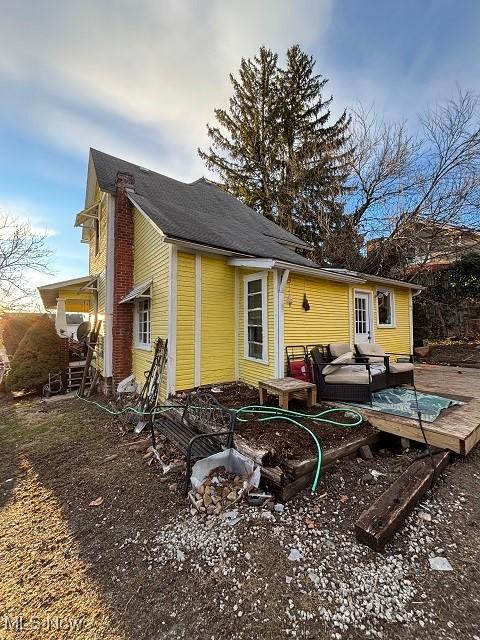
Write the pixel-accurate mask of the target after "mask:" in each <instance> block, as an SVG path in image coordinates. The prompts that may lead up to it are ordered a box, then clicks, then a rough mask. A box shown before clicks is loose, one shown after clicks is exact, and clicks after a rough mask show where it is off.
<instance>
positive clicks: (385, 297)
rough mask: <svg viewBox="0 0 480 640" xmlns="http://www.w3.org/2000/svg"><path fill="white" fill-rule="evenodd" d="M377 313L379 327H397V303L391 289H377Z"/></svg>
mask: <svg viewBox="0 0 480 640" xmlns="http://www.w3.org/2000/svg"><path fill="white" fill-rule="evenodd" d="M377 313H378V326H379V327H394V326H395V303H394V299H393V291H392V290H391V289H377Z"/></svg>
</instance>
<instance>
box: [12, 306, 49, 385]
mask: <svg viewBox="0 0 480 640" xmlns="http://www.w3.org/2000/svg"><path fill="white" fill-rule="evenodd" d="M60 370H61V361H60V338H59V337H58V335H57V332H56V331H55V325H54V324H53V321H52V320H51V318H49V317H48V316H46V315H45V316H41V317H40V318H38V320H37V321H36V322H35V324H33V325H32V326H31V327H30V329H28V331H27V332H26V333H25V335H24V336H23V338H22V340H21V342H20V344H19V345H18V347H17V350H16V351H15V355H14V356H13V359H12V362H11V368H10V371H9V372H8V374H7V379H6V388H7V391H22V390H26V391H30V390H36V391H41V389H42V387H43V385H44V384H45V383H46V382H48V374H49V372H52V373H53V372H59V371H60Z"/></svg>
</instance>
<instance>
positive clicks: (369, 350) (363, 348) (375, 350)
mask: <svg viewBox="0 0 480 640" xmlns="http://www.w3.org/2000/svg"><path fill="white" fill-rule="evenodd" d="M355 346H356V348H357V350H358V353H359V354H360V355H367V356H370V357H369V358H368V361H369V362H381V363H382V364H383V362H384V358H385V356H386V355H387V354H386V353H385V351H384V350H383V349H382V347H381V346H380V345H378V344H375V343H373V344H372V343H370V342H361V343H360V344H357V345H355ZM376 355H378V357H375V356H376Z"/></svg>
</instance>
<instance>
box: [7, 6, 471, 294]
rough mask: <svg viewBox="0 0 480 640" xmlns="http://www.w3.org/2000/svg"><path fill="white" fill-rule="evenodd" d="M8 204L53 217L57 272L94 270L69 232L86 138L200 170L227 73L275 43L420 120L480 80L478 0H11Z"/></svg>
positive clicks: (181, 171) (343, 89)
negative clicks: (201, 150) (298, 50)
mask: <svg viewBox="0 0 480 640" xmlns="http://www.w3.org/2000/svg"><path fill="white" fill-rule="evenodd" d="M0 6H1V8H2V20H1V22H0V80H1V87H2V92H1V96H0V149H1V153H0V208H1V209H3V210H6V211H8V212H10V213H12V214H15V215H18V216H21V217H28V218H30V219H31V220H32V224H33V225H34V226H35V227H36V228H39V229H48V233H49V238H48V242H49V244H50V246H51V247H52V248H53V249H54V250H55V257H54V260H53V264H52V269H53V271H54V275H53V276H51V275H48V274H35V275H34V276H32V277H33V281H34V283H35V284H42V283H44V282H48V281H52V280H62V279H67V278H73V277H77V276H80V275H84V274H85V273H86V272H87V259H86V251H85V247H84V246H83V245H81V244H80V231H79V230H74V228H73V219H74V214H75V213H76V212H77V211H79V210H80V209H82V208H83V200H84V190H85V177H86V165H87V156H88V148H89V147H90V146H93V147H97V148H99V149H102V150H104V151H106V152H108V153H112V154H114V155H119V156H120V157H124V158H126V159H128V160H131V161H133V162H138V163H139V164H142V165H144V166H148V167H150V168H152V169H155V170H157V171H160V172H162V173H165V174H167V175H170V176H172V177H175V178H177V179H180V180H186V181H191V180H194V179H196V178H198V177H199V176H201V175H203V174H205V173H206V170H205V169H204V167H203V165H202V162H201V161H200V159H199V158H198V157H197V154H196V149H197V147H198V146H201V147H203V146H205V145H206V143H207V140H206V135H205V123H206V122H207V121H208V120H210V121H211V120H212V112H213V109H214V107H216V106H223V105H225V104H226V103H227V100H228V96H229V93H230V85H229V80H228V73H229V72H230V71H233V72H235V71H236V70H237V69H238V66H239V62H240V58H241V57H242V56H245V57H248V56H252V55H254V54H255V52H256V51H257V50H258V48H259V46H260V45H262V44H265V45H267V46H270V47H272V48H273V49H275V50H277V51H279V52H280V53H282V54H283V53H284V52H285V50H286V48H287V47H288V46H290V45H291V44H294V43H297V42H298V43H299V44H300V45H301V46H302V47H303V48H304V49H305V50H306V51H308V52H309V53H311V54H312V55H314V56H315V58H316V59H317V69H318V72H320V73H322V74H324V75H325V76H327V77H329V78H330V83H329V85H328V87H329V91H330V92H331V93H333V95H334V99H335V103H334V104H335V106H334V111H336V112H340V111H341V110H343V108H344V107H346V106H349V105H352V104H355V103H357V102H362V103H364V104H367V105H370V104H372V103H375V106H376V109H377V111H379V112H380V113H382V114H384V115H385V117H386V118H407V119H408V120H409V122H411V123H412V124H411V126H412V127H414V126H415V124H414V123H415V118H416V116H417V114H418V113H421V112H422V111H423V110H424V109H425V107H426V106H427V105H428V104H432V103H434V102H435V101H441V100H444V99H446V98H448V97H449V96H451V95H452V94H453V93H454V92H455V91H456V88H457V86H460V87H462V88H463V89H469V90H472V91H474V92H477V91H478V79H479V78H480V38H479V25H480V2H478V1H477V0H462V1H461V2H458V0H456V1H455V0H422V1H421V2H419V1H418V0H417V1H415V2H414V1H412V0H404V1H403V2H398V0H397V1H394V0H383V1H382V2H379V1H377V0H363V1H361V2H360V1H359V0H337V1H335V2H334V1H333V0H332V1H329V0H325V1H321V0H291V2H288V1H286V0H261V1H259V0H242V1H241V2H240V1H227V0H209V1H208V2H205V1H204V0H197V1H193V0H190V1H188V0H187V1H183V2H178V0H168V1H167V0H115V1H111V2H107V1H101V0H84V1H83V2H81V3H80V2H77V1H72V0H64V1H63V2H62V3H58V2H56V1H55V2H54V1H50V0H23V2H18V1H17V0H2V2H1V3H0Z"/></svg>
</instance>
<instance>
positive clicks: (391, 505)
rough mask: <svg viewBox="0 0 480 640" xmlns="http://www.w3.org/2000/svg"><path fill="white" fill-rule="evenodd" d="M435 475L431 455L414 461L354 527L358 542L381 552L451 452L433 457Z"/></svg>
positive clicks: (443, 466) (442, 467) (446, 461)
mask: <svg viewBox="0 0 480 640" xmlns="http://www.w3.org/2000/svg"><path fill="white" fill-rule="evenodd" d="M432 457H433V461H434V464H435V472H434V470H433V467H432V461H431V459H430V456H426V457H424V458H421V459H419V460H415V461H414V462H412V464H411V465H410V466H409V467H408V469H406V471H405V472H404V473H402V475H401V476H400V477H399V478H397V480H395V482H394V483H393V484H392V485H391V486H390V487H389V488H388V489H387V490H386V491H385V492H384V493H382V495H381V496H380V497H379V498H377V500H375V502H374V503H373V504H372V506H371V507H370V508H369V509H367V510H366V511H364V512H363V513H362V515H361V516H360V518H359V519H358V520H357V522H356V524H355V535H356V537H357V540H359V541H360V542H363V543H364V544H366V545H368V546H369V547H370V548H372V549H373V550H374V551H382V550H383V549H384V547H385V545H386V544H387V542H388V541H389V540H391V538H392V537H393V536H394V534H395V532H396V531H397V530H398V529H399V528H400V526H401V525H402V523H403V522H404V520H405V518H406V517H407V516H408V514H409V513H410V512H411V511H412V510H413V508H414V507H415V505H416V504H417V503H418V501H419V500H420V499H421V497H422V496H423V494H424V493H425V492H426V491H427V490H428V489H429V488H430V487H431V484H432V480H433V479H434V477H435V478H436V477H437V476H438V474H440V473H441V472H442V471H443V470H444V469H445V467H446V466H447V464H448V461H449V458H450V452H449V451H440V452H438V453H435V454H433V456H432Z"/></svg>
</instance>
